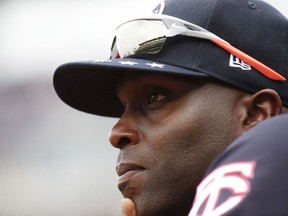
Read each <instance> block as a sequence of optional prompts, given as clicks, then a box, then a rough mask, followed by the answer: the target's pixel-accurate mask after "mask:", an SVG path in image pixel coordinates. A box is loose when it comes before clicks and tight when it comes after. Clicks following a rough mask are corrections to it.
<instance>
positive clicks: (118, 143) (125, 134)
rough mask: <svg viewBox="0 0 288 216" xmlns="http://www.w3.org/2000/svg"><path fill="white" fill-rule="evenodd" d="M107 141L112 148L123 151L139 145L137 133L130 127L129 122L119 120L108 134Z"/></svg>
mask: <svg viewBox="0 0 288 216" xmlns="http://www.w3.org/2000/svg"><path fill="white" fill-rule="evenodd" d="M109 141H110V143H111V145H112V146H113V147H115V148H119V149H123V148H124V147H125V146H127V145H136V144H137V143H139V132H138V131H137V130H136V129H133V128H132V127H131V123H130V122H129V120H123V119H122V118H120V120H119V121H118V122H117V123H116V124H115V126H114V127H113V128H112V130H111V132H110V135H109Z"/></svg>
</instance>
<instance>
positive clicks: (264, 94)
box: [243, 89, 282, 129]
mask: <svg viewBox="0 0 288 216" xmlns="http://www.w3.org/2000/svg"><path fill="white" fill-rule="evenodd" d="M281 110H282V102H281V99H280V97H279V95H278V94H277V92H275V91H274V90H272V89H263V90H260V91H258V92H256V93H255V94H253V95H251V97H250V98H249V101H247V115H246V118H245V121H244V125H243V126H244V127H245V129H249V128H251V127H253V126H255V125H256V124H258V123H259V122H261V121H263V120H265V119H267V118H270V117H272V116H275V115H279V114H281Z"/></svg>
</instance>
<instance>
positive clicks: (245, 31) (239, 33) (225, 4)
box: [53, 0, 288, 117]
mask: <svg viewBox="0 0 288 216" xmlns="http://www.w3.org/2000/svg"><path fill="white" fill-rule="evenodd" d="M153 13H154V14H156V15H153V16H151V17H152V18H151V17H149V16H147V18H139V19H138V18H137V19H136V22H133V23H132V22H127V23H129V25H130V23H131V25H130V27H129V28H128V27H127V29H128V30H127V29H126V32H128V33H129V37H128V40H126V41H125V40H124V41H123V40H122V42H121V39H120V37H119V38H118V36H117V34H116V37H115V38H114V41H113V45H112V48H111V49H112V52H111V56H110V59H108V60H93V61H84V62H83V61H82V62H71V63H66V64H63V65H61V66H60V67H58V68H57V69H56V71H55V74H54V80H53V81H54V87H55V90H56V92H57V94H58V96H59V97H60V98H61V99H62V100H63V101H64V102H65V103H67V104H68V105H70V106H72V107H74V108H76V109H78V110H81V111H84V112H87V113H91V114H96V115H101V116H110V117H119V116H121V114H122V112H123V106H122V105H121V103H120V101H119V100H118V98H117V95H116V86H117V82H118V79H119V78H120V77H121V74H122V73H123V72H125V71H132V72H135V73H159V74H160V73H162V74H174V75H179V76H191V77H197V78H203V79H214V80H218V81H222V82H224V83H227V84H229V85H231V86H234V87H236V88H239V89H242V90H244V91H247V92H250V93H254V92H257V91H259V90H261V89H265V88H270V89H274V90H275V91H276V92H277V93H278V94H279V96H280V97H281V100H282V103H283V105H284V106H285V107H288V83H287V80H286V79H288V21H287V18H286V17H285V16H283V15H282V14H281V13H280V12H279V11H278V10H277V9H275V8H274V7H272V6H271V5H269V4H268V3H266V2H265V1H262V0H166V1H162V2H160V3H159V4H157V5H156V7H155V9H154V10H153ZM148 17H149V18H148ZM143 20H145V23H147V22H146V21H147V20H148V21H149V22H148V23H149V25H150V23H151V22H150V21H152V23H153V22H154V21H155V20H157V21H161V22H162V21H163V20H164V21H165V25H166V24H167V25H168V30H169V33H168V35H167V37H166V38H165V40H162V39H163V38H162V37H158V38H157V41H156V42H157V43H153V44H152V45H151V43H150V42H151V40H149V46H148V48H147V46H146V44H145V46H142V47H141V48H143V47H144V48H145V49H144V51H143V49H139V46H138V48H137V49H135V47H134V48H133V47H132V48H131V47H130V48H129V42H130V41H133V40H134V36H135V38H136V37H137V38H138V37H139V33H135V32H136V31H134V30H133V28H139V26H141V25H142V24H140V22H138V21H143ZM164 21H163V22H164ZM123 26H125V27H123V28H124V29H125V28H126V26H127V25H126V24H123ZM166 27H167V26H166ZM121 28H122V26H121ZM123 28H122V29H123ZM145 28H146V24H145ZM145 28H144V31H142V33H141V34H143V35H144V36H146V35H148V36H149V35H150V34H149V32H153V33H154V32H155V35H154V36H155V37H156V36H157V34H158V33H159V32H161V31H160V30H159V29H160V27H157V28H152V27H151V29H149V28H146V30H145ZM183 28H186V31H185V32H183V31H182V30H183ZM119 29H120V27H119ZM178 30H179V32H180V30H181V33H179V32H178ZM176 31H177V33H175V32H176ZM116 32H117V31H116ZM122 32H123V31H122ZM124 32H125V31H124ZM119 35H120V33H119ZM214 36H215V37H214ZM124 38H125V37H124ZM126 38H127V37H126ZM158 39H159V40H158ZM137 40H138V39H137ZM137 40H136V41H137ZM146 41H148V40H146ZM163 41H165V42H163ZM162 42H163V43H162ZM121 43H122V44H121ZM138 43H139V44H140V45H142V44H143V43H142V42H139V41H138ZM139 44H138V45H139ZM155 44H156V45H155ZM159 44H160V45H159ZM155 47H156V48H157V50H156V51H155ZM135 50H136V51H135ZM235 50H236V51H235ZM239 50H240V51H239ZM239 53H240V54H239ZM247 56H248V57H247ZM251 59H252V61H250V60H251ZM255 62H256V63H255ZM259 65H260V67H258V66H259ZM263 68H264V69H263ZM267 68H268V69H267ZM267 71H268V72H267ZM271 71H272V72H271ZM271 74H272V76H270V75H271ZM275 74H276V76H274V75H275ZM275 77H276V78H275Z"/></svg>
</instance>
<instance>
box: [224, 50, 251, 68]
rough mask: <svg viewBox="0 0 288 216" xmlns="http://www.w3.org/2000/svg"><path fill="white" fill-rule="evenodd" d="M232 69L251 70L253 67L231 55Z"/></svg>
mask: <svg viewBox="0 0 288 216" xmlns="http://www.w3.org/2000/svg"><path fill="white" fill-rule="evenodd" d="M229 66H230V67H237V68H241V69H242V70H251V66H250V65H248V64H246V63H245V62H243V61H242V60H241V59H239V58H237V57H235V56H233V55H232V54H231V55H230V62H229Z"/></svg>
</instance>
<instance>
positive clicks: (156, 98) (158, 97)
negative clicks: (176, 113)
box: [148, 93, 166, 105]
mask: <svg viewBox="0 0 288 216" xmlns="http://www.w3.org/2000/svg"><path fill="white" fill-rule="evenodd" d="M165 98H166V96H165V95H163V94H159V93H152V94H151V95H150V96H149V98H148V105H150V104H153V103H155V102H158V101H160V100H163V99H165Z"/></svg>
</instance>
